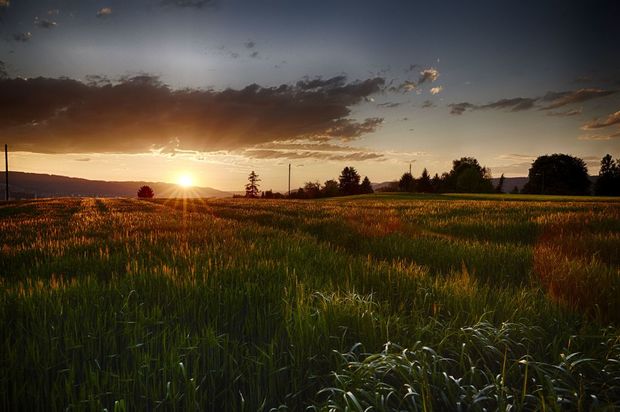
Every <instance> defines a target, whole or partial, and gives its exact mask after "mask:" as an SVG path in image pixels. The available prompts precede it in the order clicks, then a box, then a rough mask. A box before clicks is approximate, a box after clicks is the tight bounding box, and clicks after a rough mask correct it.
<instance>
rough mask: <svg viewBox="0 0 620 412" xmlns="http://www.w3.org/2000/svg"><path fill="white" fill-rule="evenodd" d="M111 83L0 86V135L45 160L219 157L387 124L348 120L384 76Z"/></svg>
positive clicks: (347, 136)
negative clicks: (276, 82) (270, 83)
mask: <svg viewBox="0 0 620 412" xmlns="http://www.w3.org/2000/svg"><path fill="white" fill-rule="evenodd" d="M106 80H107V79H106ZM106 80H103V81H94V82H90V83H82V82H79V81H76V80H71V79H49V78H33V79H2V80H0V134H1V135H3V136H6V139H5V140H7V141H8V143H10V144H11V145H12V146H13V147H14V148H15V150H21V151H30V152H39V153H90V152H92V153H95V152H101V153H140V152H147V151H149V150H164V149H165V148H170V147H172V148H173V149H174V150H195V151H214V150H237V149H243V148H249V147H252V146H255V145H257V144H261V143H266V142H271V141H283V140H286V141H288V140H291V139H307V140H312V141H329V140H340V141H350V140H354V139H357V138H358V137H360V136H362V135H363V134H366V133H370V132H373V131H375V130H376V128H377V127H379V125H380V124H381V122H382V119H378V118H371V119H366V120H363V121H356V120H353V119H351V118H349V116H350V114H351V106H353V105H355V104H357V103H360V102H361V101H363V100H364V99H365V98H368V96H369V95H371V94H373V93H376V92H378V91H380V90H382V88H383V86H384V80H383V79H382V78H372V79H367V80H363V81H355V82H349V83H347V82H346V79H345V78H344V77H342V76H340V77H337V78H331V79H313V80H303V81H301V82H298V83H297V84H296V85H288V84H283V85H281V86H277V87H261V86H259V85H257V84H252V85H250V86H247V87H245V88H243V89H239V90H237V89H226V90H220V91H217V90H198V89H182V90H174V89H171V88H169V87H168V86H166V85H164V84H162V83H161V82H159V80H158V79H157V78H155V77H151V76H146V75H144V76H136V77H133V78H129V79H124V80H122V81H120V82H117V83H109V82H107V81H106Z"/></svg>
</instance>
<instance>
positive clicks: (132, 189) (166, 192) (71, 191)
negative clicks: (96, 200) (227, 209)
mask: <svg viewBox="0 0 620 412" xmlns="http://www.w3.org/2000/svg"><path fill="white" fill-rule="evenodd" d="M4 174H5V173H4V172H0V182H1V183H0V197H2V198H4V190H5V189H4V187H5V185H4ZM144 185H148V186H150V187H152V188H153V191H154V192H155V196H156V197H172V196H179V195H180V194H181V193H183V192H182V191H181V190H182V189H181V188H180V187H179V186H178V185H176V184H172V183H162V182H141V181H128V182H108V181H105V180H88V179H81V178H76V177H67V176H58V175H49V174H41V173H26V172H10V173H9V189H10V192H11V198H15V199H27V198H35V197H68V196H69V197H70V196H96V197H135V196H136V192H137V191H138V189H139V188H140V186H144ZM185 193H187V195H188V196H191V197H230V196H232V193H230V192H225V191H221V190H217V189H213V188H210V187H192V188H189V189H187V190H186V191H185Z"/></svg>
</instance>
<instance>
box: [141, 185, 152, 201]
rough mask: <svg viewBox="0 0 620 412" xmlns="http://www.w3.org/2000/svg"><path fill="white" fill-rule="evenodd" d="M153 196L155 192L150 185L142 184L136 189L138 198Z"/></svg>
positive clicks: (150, 197)
mask: <svg viewBox="0 0 620 412" xmlns="http://www.w3.org/2000/svg"><path fill="white" fill-rule="evenodd" d="M154 196H155V192H153V189H151V187H150V186H142V187H141V188H140V189H138V197H139V198H140V199H152V198H153V197H154Z"/></svg>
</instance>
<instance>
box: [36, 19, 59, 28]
mask: <svg viewBox="0 0 620 412" xmlns="http://www.w3.org/2000/svg"><path fill="white" fill-rule="evenodd" d="M34 24H35V26H37V27H40V28H42V29H53V28H54V27H56V22H55V21H51V20H46V19H39V18H38V17H35V19H34Z"/></svg>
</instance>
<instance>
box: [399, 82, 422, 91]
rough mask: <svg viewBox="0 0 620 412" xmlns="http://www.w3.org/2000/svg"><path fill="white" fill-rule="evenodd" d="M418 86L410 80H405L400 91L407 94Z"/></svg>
mask: <svg viewBox="0 0 620 412" xmlns="http://www.w3.org/2000/svg"><path fill="white" fill-rule="evenodd" d="M417 87H418V86H417V84H416V83H415V82H412V81H410V80H405V81H404V82H403V83H402V84H401V85H400V86H398V90H403V91H405V92H412V91H414V90H415V89H416V88H417Z"/></svg>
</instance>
